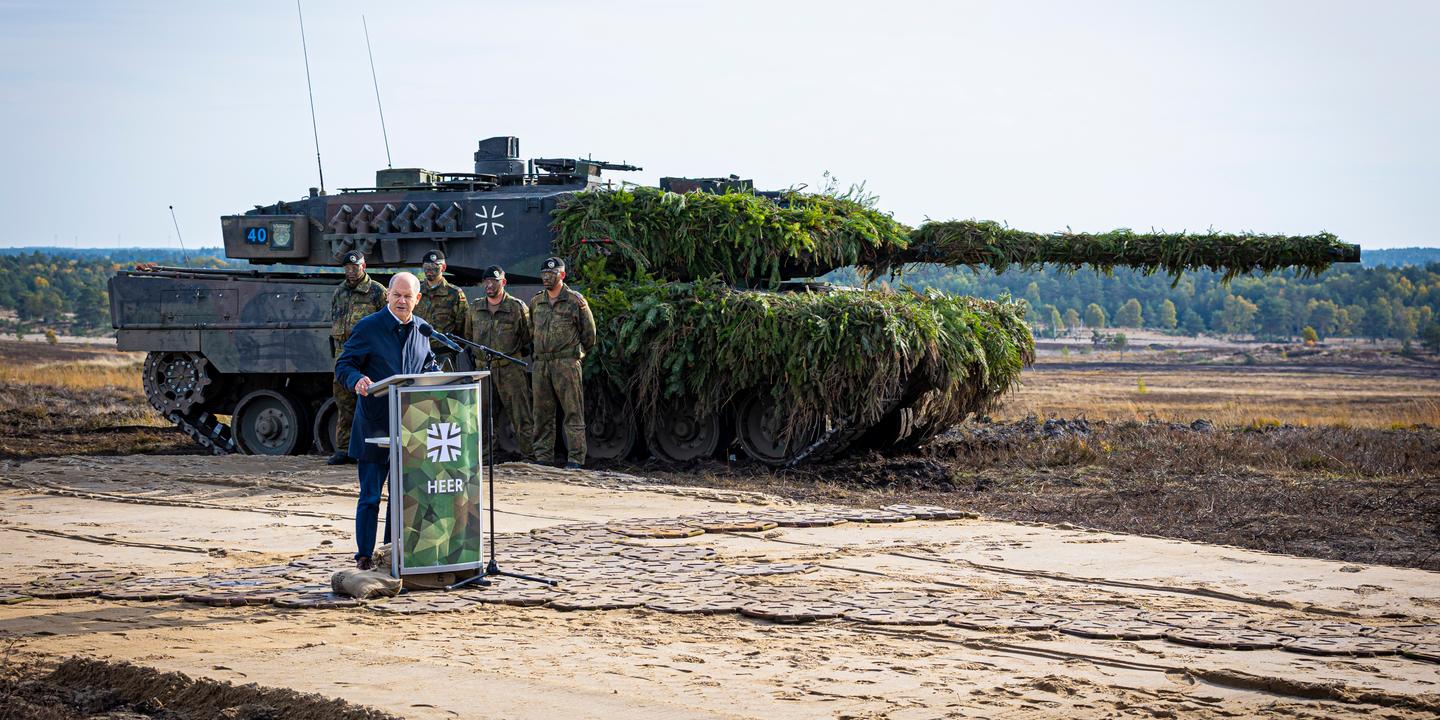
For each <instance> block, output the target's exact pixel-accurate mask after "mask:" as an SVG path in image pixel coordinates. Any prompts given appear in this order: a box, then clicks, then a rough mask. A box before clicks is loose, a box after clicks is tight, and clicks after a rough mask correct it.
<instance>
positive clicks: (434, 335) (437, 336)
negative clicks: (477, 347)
mask: <svg viewBox="0 0 1440 720" xmlns="http://www.w3.org/2000/svg"><path fill="white" fill-rule="evenodd" d="M420 334H421V335H424V336H425V337H427V338H431V339H434V340H439V341H440V344H441V345H444V346H445V347H447V348H450V349H451V350H454V351H455V352H457V353H458V352H465V351H464V350H463V349H461V347H460V346H459V345H457V344H455V341H454V340H451V339H450V336H449V335H446V334H445V333H442V332H440V331H439V330H436V329H435V328H433V327H431V326H429V325H421V326H420Z"/></svg>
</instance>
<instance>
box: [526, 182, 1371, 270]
mask: <svg viewBox="0 0 1440 720" xmlns="http://www.w3.org/2000/svg"><path fill="white" fill-rule="evenodd" d="M554 228H555V230H556V233H557V239H556V249H557V251H559V252H560V253H561V254H562V255H566V256H569V257H571V258H574V259H576V260H577V261H580V262H584V261H585V260H588V259H590V258H592V257H603V258H605V259H606V267H607V269H608V270H609V271H610V272H612V273H615V274H617V275H621V276H624V275H626V274H629V273H634V272H639V273H649V274H651V275H653V276H656V277H665V278H671V279H675V280H694V279H699V278H705V277H710V276H717V277H719V278H721V279H722V280H724V281H725V282H728V283H730V284H750V283H753V282H755V281H756V280H764V279H767V278H768V279H769V280H770V281H771V283H772V284H773V283H775V282H777V281H778V280H779V279H781V278H785V277H813V276H818V275H822V274H825V273H827V272H830V271H831V270H834V269H836V268H840V267H845V266H850V265H856V266H860V267H862V268H865V269H866V275H867V276H868V279H870V280H874V279H876V278H878V277H880V276H882V275H887V274H888V275H891V276H895V275H899V274H901V273H902V272H903V271H904V269H905V268H906V266H909V265H914V264H918V263H934V264H940V265H967V266H971V267H979V266H988V267H991V268H994V269H995V270H996V271H997V272H1001V271H1004V270H1005V269H1006V268H1008V267H1011V266H1018V267H1021V268H1024V269H1031V268H1036V267H1039V266H1041V265H1045V264H1051V265H1056V266H1059V267H1061V268H1069V269H1076V268H1080V267H1084V266H1087V265H1088V266H1090V267H1092V268H1094V269H1097V270H1101V271H1104V272H1109V271H1111V270H1113V269H1114V268H1116V267H1133V268H1139V269H1141V270H1143V271H1145V272H1147V273H1153V272H1158V271H1161V270H1163V271H1165V272H1166V273H1168V274H1170V275H1171V276H1174V277H1175V278H1177V279H1178V277H1179V276H1180V274H1181V273H1183V272H1184V271H1186V270H1199V269H1211V270H1222V271H1224V272H1226V279H1227V280H1228V279H1230V278H1232V277H1234V276H1236V275H1239V274H1241V273H1247V272H1253V271H1261V272H1267V273H1268V272H1273V271H1275V270H1279V269H1281V268H1286V267H1296V268H1299V269H1300V270H1301V271H1302V272H1303V273H1306V274H1314V273H1319V272H1321V271H1323V270H1324V269H1325V268H1327V267H1329V266H1330V265H1331V264H1332V263H1335V262H1337V261H1339V260H1341V259H1343V258H1346V257H1347V256H1349V255H1350V254H1352V253H1355V249H1354V246H1351V245H1348V244H1346V243H1342V242H1340V241H1339V239H1338V238H1336V237H1335V236H1334V235H1332V234H1330V233H1320V234H1318V235H1305V236H1288V235H1260V234H1252V233H1219V232H1214V231H1211V232H1206V233H1193V234H1192V233H1185V232H1181V233H1149V234H1141V233H1135V232H1132V231H1130V230H1126V229H1120V230H1113V231H1110V232H1107V233H1097V234H1091V233H1073V232H1063V233H1050V234H1042V233H1033V232H1025V231H1021V230H1015V229H1012V228H1008V227H1005V226H1004V225H1002V224H1000V223H996V222H990V221H980V220H952V221H943V222H926V223H925V224H923V225H921V226H920V227H919V228H916V229H914V230H912V229H911V228H909V227H906V226H905V225H904V224H902V223H900V222H897V221H896V220H895V219H894V218H892V217H890V215H889V214H887V213H883V212H880V211H878V210H875V209H874V208H872V207H870V206H869V205H868V204H866V203H864V202H861V201H858V200H854V199H851V198H849V197H836V196H831V195H807V194H804V193H798V192H785V193H780V194H778V195H777V196H776V197H775V198H774V199H771V198H770V197H767V196H763V195H754V194H750V193H741V192H734V193H726V194H723V195H722V194H711V193H703V192H694V193H686V194H683V195H681V194H676V193H671V192H665V191H662V190H659V189H656V188H645V187H636V188H626V189H621V190H609V189H601V190H591V191H587V192H582V193H576V194H575V195H573V196H571V197H570V198H568V199H567V200H565V201H563V202H562V203H561V205H560V206H559V207H558V208H557V209H556V211H555V222H554ZM1355 259H1356V260H1358V259H1359V258H1358V255H1357V256H1356V257H1355Z"/></svg>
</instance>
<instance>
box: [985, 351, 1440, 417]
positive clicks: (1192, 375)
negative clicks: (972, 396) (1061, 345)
mask: <svg viewBox="0 0 1440 720" xmlns="http://www.w3.org/2000/svg"><path fill="white" fill-rule="evenodd" d="M1142 382H1143V389H1144V392H1141V388H1142ZM1027 415H1034V416H1036V417H1042V418H1043V417H1080V416H1083V417H1087V418H1090V419H1095V420H1111V421H1122V420H1142V421H1143V420H1146V419H1150V418H1155V419H1159V420H1164V421H1170V422H1182V423H1189V422H1191V421H1192V420H1196V419H1199V418H1204V419H1207V420H1210V421H1211V422H1213V423H1215V424H1217V425H1219V426H1222V427H1270V426H1277V425H1300V426H1306V427H1319V426H1336V427H1354V428H1406V427H1418V426H1430V427H1440V377H1416V376H1409V375H1386V374H1380V373H1376V374H1369V375H1367V374H1361V373H1359V372H1354V373H1352V372H1333V371H1319V370H1315V369H1278V368H1253V367H1219V368H1200V367H1189V366H1168V365H1160V364H1156V365H1154V366H1146V367H1144V368H1143V369H1136V368H1134V367H1131V366H1126V367H1125V368H1124V369H1095V370H1074V369H1064V370H1058V369H1046V368H1045V366H1044V365H1043V364H1042V365H1037V366H1036V367H1035V368H1033V369H1031V370H1030V371H1029V372H1027V373H1026V374H1025V375H1024V379H1023V386H1022V387H1021V388H1020V389H1019V390H1018V391H1016V392H1015V393H1014V394H1012V395H1010V396H1008V397H1007V398H1006V400H1005V402H1004V404H1003V406H1002V407H1001V408H1000V410H999V411H998V412H997V413H995V417H996V419H1000V420H1018V419H1021V418H1024V417H1026V416H1027Z"/></svg>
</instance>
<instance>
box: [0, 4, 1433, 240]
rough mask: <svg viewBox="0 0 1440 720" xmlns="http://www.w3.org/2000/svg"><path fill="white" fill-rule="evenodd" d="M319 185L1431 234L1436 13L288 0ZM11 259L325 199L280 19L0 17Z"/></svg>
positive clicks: (225, 8) (193, 234)
mask: <svg viewBox="0 0 1440 720" xmlns="http://www.w3.org/2000/svg"><path fill="white" fill-rule="evenodd" d="M303 8H304V13H305V30H306V34H307V39H308V42H309V51H310V69H311V74H312V78H313V80H314V83H315V103H316V114H317V117H318V120H319V135H320V150H321V153H322V156H323V159H324V166H325V184H326V186H327V188H329V189H331V190H332V191H333V190H335V189H336V188H339V187H344V186H369V185H371V184H372V183H373V182H374V171H375V170H376V169H379V168H383V167H384V166H385V148H384V144H383V142H382V139H381V134H380V121H379V116H378V114H377V112H376V107H375V95H374V88H373V86H372V84H371V75H370V66H369V63H368V61H367V59H366V51H365V38H364V34H363V31H362V26H361V15H362V14H363V15H364V16H365V18H366V19H367V21H368V23H369V29H370V39H371V42H372V44H373V46H374V56H375V64H376V70H377V71H378V77H379V86H380V93H381V97H382V100H383V102H384V108H385V121H386V124H387V126H388V128H389V135H390V147H391V151H392V154H393V156H394V164H395V166H396V167H417V166H418V167H424V168H428V169H432V170H441V171H452V172H469V171H471V170H472V169H473V168H472V162H473V161H472V157H471V156H472V154H473V153H474V151H475V144H476V141H478V140H480V139H481V138H485V137H489V136H492V135H516V136H519V137H520V149H521V154H522V156H524V157H536V156H543V157H556V156H572V157H573V156H585V155H587V154H593V156H594V157H596V158H599V159H606V160H612V161H621V160H623V161H628V162H631V163H634V164H637V165H641V166H643V167H644V168H645V169H644V171H643V172H636V173H615V174H611V177H612V178H614V179H617V180H619V179H625V180H630V181H632V182H639V183H644V184H651V185H653V184H655V183H656V182H657V180H658V178H659V177H661V176H663V175H690V176H715V175H726V174H729V173H735V174H738V175H740V176H742V177H750V178H754V179H755V181H756V183H757V185H758V186H760V187H762V188H767V189H776V188H783V187H787V186H790V185H798V184H801V183H808V184H809V186H810V187H812V188H815V187H818V186H819V185H820V183H821V182H822V177H823V173H825V172H826V171H829V172H831V173H833V174H834V175H836V176H838V177H839V178H840V179H841V180H842V181H843V182H844V183H849V182H856V181H861V180H863V181H866V183H867V184H868V188H869V190H870V191H872V192H874V193H876V194H878V195H879V198H880V202H879V205H880V207H881V208H883V209H886V210H889V211H892V212H893V213H894V214H895V216H896V217H897V218H898V219H900V220H902V221H904V222H907V223H911V224H916V223H919V222H921V221H923V220H924V219H925V218H927V217H929V218H935V219H951V218H971V217H974V218H980V219H991V220H1000V221H1005V222H1008V223H1009V224H1010V225H1011V226H1013V227H1017V228H1021V229H1026V230H1034V231H1053V230H1060V229H1064V228H1065V227H1067V226H1068V227H1070V228H1072V229H1074V230H1077V231H1080V230H1086V231H1103V230H1108V229H1112V228H1115V227H1130V228H1134V229H1136V230H1145V229H1149V228H1152V227H1153V228H1163V229H1167V230H1181V229H1189V230H1203V229H1206V228H1209V227H1214V228H1216V229H1219V230H1230V231H1242V230H1250V231H1255V232H1268V233H1282V232H1283V233H1297V234H1298V233H1312V232H1317V231H1320V230H1328V231H1330V232H1334V233H1336V234H1338V235H1340V237H1341V238H1342V239H1344V240H1347V241H1349V242H1356V243H1359V244H1360V245H1362V246H1363V247H1365V248H1385V247H1404V246H1416V245H1420V246H1440V233H1437V228H1440V132H1437V128H1440V2H1375V1H1371V2H1312V1H1306V2H1265V1H1263V0H1248V1H1244V2H1199V1H1196V2H1178V1H1176V2H1160V1H1154V2H1085V1H1083V0H1074V1H1070V2H928V3H927V2H895V1H886V2H865V3H859V2H837V1H835V0H828V1H826V2H786V1H783V0H782V1H777V0H770V1H769V2H751V1H750V0H724V1H723V2H677V1H675V0H671V1H668V2H650V1H648V0H626V1H625V2H560V1H555V2H543V1H532V2H503V3H502V2H458V1H457V2H422V1H413V0H412V1H409V2H400V3H397V2H339V1H330V0H306V1H305V2H304V5H303ZM0 103H3V108H0V138H3V141H0V142H3V144H0V152H3V157H4V171H3V172H0V192H3V197H5V198H6V200H7V203H6V213H5V221H4V222H3V228H4V229H3V234H0V246H26V245H53V244H59V245H78V246H81V247H115V246H117V245H120V246H127V247H128V246H154V247H176V243H175V232H174V230H173V229H172V226H171V222H170V216H169V213H168V210H167V209H166V208H167V206H168V205H171V204H173V205H174V206H175V209H176V213H177V216H178V219H179V225H180V229H181V231H182V233H183V235H184V240H185V244H186V245H187V246H188V247H190V248H192V249H193V248H195V247H198V246H201V245H207V246H215V245H219V244H220V233H219V230H220V223H219V217H220V216H221V215H222V214H228V213H237V212H242V211H244V210H246V209H248V208H250V207H251V206H252V205H254V204H258V203H272V202H275V201H277V200H292V199H297V198H300V197H303V196H304V195H305V192H306V188H308V187H310V186H312V185H317V184H318V180H317V176H316V169H315V147H314V144H313V139H312V135H311V125H310V108H309V105H308V102H307V99H306V88H305V68H304V59H303V57H302V54H301V44H300V30H299V27H298V23H297V19H296V8H295V3H294V2H293V1H291V2H287V1H285V0H280V1H269V0H254V1H250V2H243V3H235V2H195V1H193V0H192V1H190V2H180V1H178V0H176V1H173V2H171V1H161V0H155V1H153V2H57V1H54V0H48V1H45V2H39V1H33V2H32V1H24V0H0Z"/></svg>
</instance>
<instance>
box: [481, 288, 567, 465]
mask: <svg viewBox="0 0 1440 720" xmlns="http://www.w3.org/2000/svg"><path fill="white" fill-rule="evenodd" d="M483 277H484V278H485V280H484V284H485V297H483V298H480V299H478V300H476V301H474V302H472V303H470V316H469V317H468V318H467V322H466V323H465V325H466V335H468V336H469V338H470V341H471V342H474V343H477V344H480V345H484V346H485V347H488V348H490V349H492V350H495V351H497V352H502V353H505V354H506V355H510V356H512V357H516V358H519V359H521V360H524V359H526V358H528V357H529V356H530V308H528V307H526V306H525V302H524V301H523V300H521V299H520V298H517V297H515V296H514V295H511V294H510V293H508V292H505V269H504V268H502V267H500V266H499V265H491V266H490V267H488V268H485V274H484V276H483ZM475 353H476V355H479V354H480V353H479V351H475ZM475 364H476V366H479V365H480V364H481V362H480V358H479V357H477V358H476V363H475ZM491 368H492V370H493V371H494V373H495V376H494V378H492V379H493V380H494V381H495V391H496V392H497V393H499V395H500V403H501V404H502V405H504V406H505V413H506V414H507V415H509V417H510V426H511V427H513V428H515V440H516V441H517V442H518V443H519V445H520V454H522V455H524V456H525V459H526V460H532V461H533V460H534V459H535V453H534V452H533V451H532V450H531V441H532V440H533V439H534V432H535V429H534V426H533V425H532V424H531V421H530V411H531V408H530V403H531V398H530V376H529V375H528V374H527V373H526V371H525V368H522V367H520V366H519V365H516V364H514V363H512V362H510V361H509V360H506V359H504V358H495V359H494V362H493V363H492V365H491ZM552 443H553V439H552Z"/></svg>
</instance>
